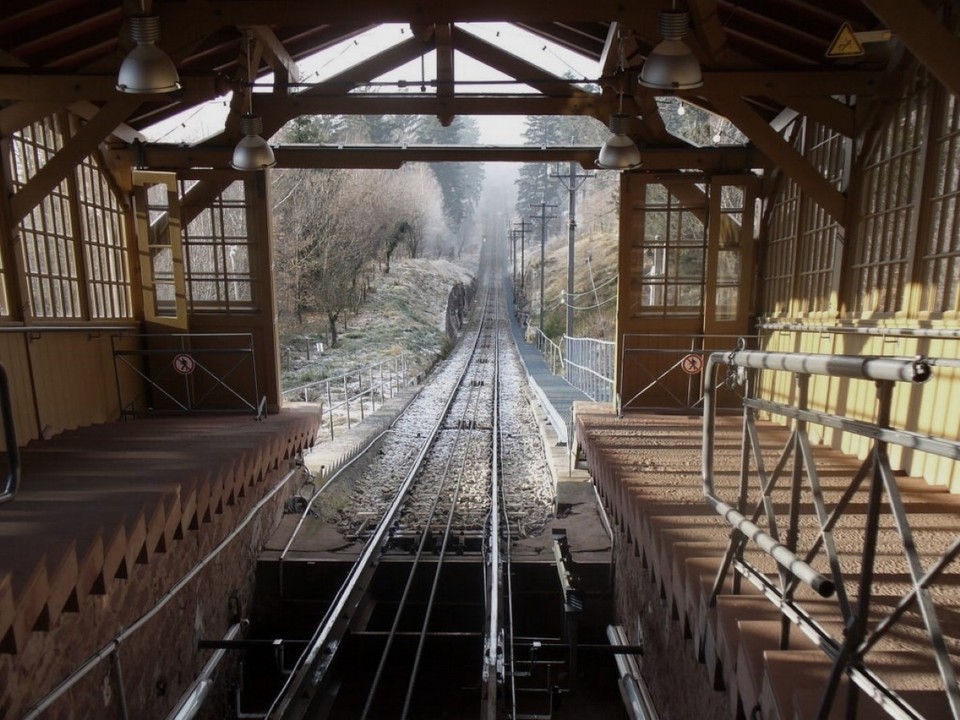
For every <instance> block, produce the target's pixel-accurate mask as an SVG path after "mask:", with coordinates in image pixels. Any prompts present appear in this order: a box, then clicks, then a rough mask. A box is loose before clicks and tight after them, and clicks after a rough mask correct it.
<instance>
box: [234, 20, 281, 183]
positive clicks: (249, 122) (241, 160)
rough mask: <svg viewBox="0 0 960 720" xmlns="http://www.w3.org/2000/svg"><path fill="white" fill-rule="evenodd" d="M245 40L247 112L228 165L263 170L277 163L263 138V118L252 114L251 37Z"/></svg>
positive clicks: (242, 119) (237, 168)
mask: <svg viewBox="0 0 960 720" xmlns="http://www.w3.org/2000/svg"><path fill="white" fill-rule="evenodd" d="M246 42H247V112H246V114H245V115H244V116H243V117H242V118H240V128H241V130H243V138H242V139H241V140H240V142H238V143H237V147H236V148H234V150H233V158H232V159H231V160H230V166H231V167H232V168H233V169H234V170H265V169H266V168H269V167H273V166H274V165H276V164H277V160H276V158H275V157H274V155H273V148H272V147H270V144H269V143H268V142H267V141H266V140H264V139H263V138H262V137H261V136H260V133H262V132H263V118H261V117H260V116H259V115H254V114H253V80H254V78H253V62H252V59H251V56H252V55H253V42H254V41H253V38H252V37H251V36H249V35H248V36H247V37H246Z"/></svg>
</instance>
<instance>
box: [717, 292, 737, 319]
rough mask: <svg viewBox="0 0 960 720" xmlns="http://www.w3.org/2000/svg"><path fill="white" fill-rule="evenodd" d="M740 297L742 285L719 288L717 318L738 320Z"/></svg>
mask: <svg viewBox="0 0 960 720" xmlns="http://www.w3.org/2000/svg"><path fill="white" fill-rule="evenodd" d="M739 297H740V286H739V285H733V286H728V287H718V288H717V298H716V302H717V307H716V311H715V315H716V319H717V320H736V319H737V300H738V299H739Z"/></svg>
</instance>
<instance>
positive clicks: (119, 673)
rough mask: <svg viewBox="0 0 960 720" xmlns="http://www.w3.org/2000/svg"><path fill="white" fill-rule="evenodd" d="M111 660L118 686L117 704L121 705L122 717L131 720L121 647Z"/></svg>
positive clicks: (116, 649) (112, 655)
mask: <svg viewBox="0 0 960 720" xmlns="http://www.w3.org/2000/svg"><path fill="white" fill-rule="evenodd" d="M110 660H111V661H112V663H113V675H114V678H113V679H114V682H115V683H116V685H117V702H118V703H119V704H120V717H121V718H122V719H123V720H129V718H130V714H129V712H128V710H127V693H126V690H124V688H123V668H122V667H121V665H120V646H119V645H117V647H116V648H115V649H114V651H113V654H111V655H110Z"/></svg>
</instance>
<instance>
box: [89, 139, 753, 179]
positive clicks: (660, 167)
mask: <svg viewBox="0 0 960 720" xmlns="http://www.w3.org/2000/svg"><path fill="white" fill-rule="evenodd" d="M599 151H600V148H598V147H593V146H585V145H570V146H561V147H548V148H540V147H535V146H530V145H520V146H499V147H491V146H486V145H407V146H396V145H350V146H343V147H340V146H337V147H333V146H315V145H278V146H275V147H274V151H273V152H274V155H275V156H276V159H277V167H278V168H398V167H400V166H401V165H403V164H404V163H409V162H543V163H550V162H567V161H570V160H574V161H576V162H579V163H580V164H581V165H582V166H583V167H587V168H593V167H595V161H596V159H597V155H598V154H599ZM232 153H233V148H232V147H230V146H205V145H204V146H195V147H183V146H180V145H161V144H154V145H146V146H145V147H144V148H143V157H144V161H145V163H146V165H147V166H148V167H150V168H152V169H157V170H159V169H169V170H172V169H184V168H217V169H223V168H228V167H229V163H230V158H231V155H232ZM108 154H110V155H111V158H112V159H113V160H115V161H117V162H125V161H126V162H132V160H133V151H132V149H131V148H129V147H128V146H120V147H116V148H111V149H110V150H109V153H108ZM768 165H769V163H768V161H767V160H766V159H765V158H764V156H763V154H762V153H760V152H759V151H758V150H756V149H752V148H647V149H645V150H643V168H642V170H643V171H647V172H667V171H676V170H706V171H723V172H731V173H735V172H743V171H747V170H751V169H754V168H760V167H767V166H768ZM241 176H242V173H237V177H241Z"/></svg>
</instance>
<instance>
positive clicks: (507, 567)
mask: <svg viewBox="0 0 960 720" xmlns="http://www.w3.org/2000/svg"><path fill="white" fill-rule="evenodd" d="M498 297H499V298H500V303H503V293H502V291H501V292H500V293H498ZM499 338H500V335H499V328H498V334H497V346H498V347H497V356H498V357H499V355H500V352H499ZM497 387H498V388H499V381H498V383H497ZM494 407H495V408H496V410H497V419H498V420H499V414H500V394H499V392H498V393H497V402H496V403H495V405H494ZM495 427H496V434H495V435H494V438H493V443H494V448H495V452H496V453H497V455H496V462H495V463H494V465H493V477H495V478H501V477H503V458H502V456H501V455H500V444H501V442H502V437H503V433H502V431H501V429H500V423H499V422H497V424H496V425H495ZM500 497H501V500H502V501H503V526H504V531H505V533H506V537H507V540H508V541H507V542H506V543H505V546H504V549H503V565H504V573H505V577H506V598H505V605H506V613H507V617H506V632H505V638H504V655H505V657H504V671H505V672H506V673H507V674H508V675H509V677H510V689H509V692H510V698H509V699H510V716H511V717H516V716H517V680H516V678H517V672H516V665H515V662H514V646H515V643H516V638H515V636H514V634H513V630H514V622H513V566H512V557H511V543H510V542H509V539H510V537H511V536H512V533H511V530H510V515H509V513H508V511H507V508H508V506H509V503H508V501H507V485H506V483H500ZM518 524H519V523H518Z"/></svg>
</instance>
